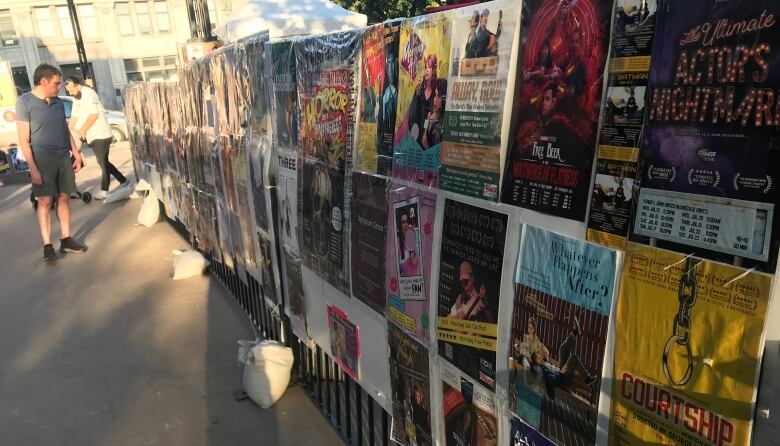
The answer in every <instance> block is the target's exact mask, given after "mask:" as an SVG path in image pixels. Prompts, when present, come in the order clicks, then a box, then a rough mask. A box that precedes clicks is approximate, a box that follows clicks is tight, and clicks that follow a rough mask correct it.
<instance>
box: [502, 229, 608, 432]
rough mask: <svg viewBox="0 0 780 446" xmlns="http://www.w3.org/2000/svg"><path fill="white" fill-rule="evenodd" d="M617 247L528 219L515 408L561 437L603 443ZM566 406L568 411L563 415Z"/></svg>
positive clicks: (514, 342) (520, 274)
mask: <svg viewBox="0 0 780 446" xmlns="http://www.w3.org/2000/svg"><path fill="white" fill-rule="evenodd" d="M616 259H617V254H616V252H615V251H612V250H610V249H608V248H604V247H601V246H598V245H594V244H591V243H587V242H583V241H579V240H575V239H571V238H568V237H565V236H562V235H558V234H555V233H552V232H549V231H545V230H543V229H539V228H535V227H533V226H527V225H526V226H524V227H523V232H522V235H521V238H520V254H519V260H518V265H517V275H516V276H515V303H514V309H513V311H512V329H511V330H512V331H511V333H512V335H511V338H510V339H511V340H510V342H511V345H510V357H509V401H510V410H511V411H512V412H513V413H515V414H516V415H517V416H519V417H520V418H522V419H523V421H524V422H525V423H526V424H527V425H528V426H530V427H531V428H533V429H534V430H536V431H537V432H538V433H540V434H541V435H543V436H544V437H546V438H549V439H550V440H552V441H553V442H556V443H560V444H581V445H594V444H596V420H597V419H598V407H599V396H600V388H601V382H600V381H601V376H602V368H603V363H604V351H605V348H606V342H607V327H608V325H609V313H610V308H611V305H612V299H613V296H614V291H615V290H614V282H615V268H616ZM562 412H566V413H568V416H566V417H563V418H562V417H559V415H558V414H560V413H562Z"/></svg>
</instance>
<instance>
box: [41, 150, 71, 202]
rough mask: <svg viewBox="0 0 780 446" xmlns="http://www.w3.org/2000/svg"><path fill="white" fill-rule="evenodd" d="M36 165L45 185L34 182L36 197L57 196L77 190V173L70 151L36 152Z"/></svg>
mask: <svg viewBox="0 0 780 446" xmlns="http://www.w3.org/2000/svg"><path fill="white" fill-rule="evenodd" d="M33 158H35V165H36V166H38V170H39V171H40V172H41V177H42V178H43V185H41V186H36V185H35V184H33V186H32V192H33V195H35V196H36V197H56V196H57V195H59V194H72V193H74V192H76V174H75V173H74V172H73V163H72V162H71V160H70V154H69V153H68V152H61V153H45V152H43V153H42V152H34V153H33Z"/></svg>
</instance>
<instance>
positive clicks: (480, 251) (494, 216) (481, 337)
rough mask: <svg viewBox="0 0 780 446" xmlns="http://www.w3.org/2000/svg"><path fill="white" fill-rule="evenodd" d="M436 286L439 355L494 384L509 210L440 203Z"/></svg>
mask: <svg viewBox="0 0 780 446" xmlns="http://www.w3.org/2000/svg"><path fill="white" fill-rule="evenodd" d="M443 207H444V212H443V216H442V233H441V255H440V263H439V287H438V301H437V303H438V304H437V309H438V318H437V331H438V347H439V355H440V356H441V357H443V358H444V359H446V360H447V361H449V362H450V363H452V364H454V365H455V366H457V367H458V368H460V369H461V370H462V371H464V372H465V373H466V374H467V375H468V376H470V377H471V378H473V379H474V380H476V381H477V382H479V383H480V384H482V385H484V386H485V387H487V388H488V389H490V390H495V388H496V341H497V335H498V324H497V321H498V319H497V318H498V302H499V297H500V294H501V279H502V275H503V268H504V247H505V244H506V232H507V223H508V215H507V214H504V213H500V212H496V211H493V210H490V209H485V208H482V207H478V206H473V205H470V204H466V203H462V202H459V201H456V200H452V199H446V200H445V202H444V206H443Z"/></svg>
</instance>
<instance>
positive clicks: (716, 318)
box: [609, 244, 772, 446]
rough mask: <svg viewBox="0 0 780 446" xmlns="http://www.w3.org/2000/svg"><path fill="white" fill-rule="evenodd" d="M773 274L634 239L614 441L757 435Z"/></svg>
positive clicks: (626, 280) (619, 344) (727, 439)
mask: <svg viewBox="0 0 780 446" xmlns="http://www.w3.org/2000/svg"><path fill="white" fill-rule="evenodd" d="M771 285H772V276H769V275H765V274H761V273H757V272H754V271H752V270H745V269H742V268H737V267H733V266H729V265H725V264H720V263H715V262H711V261H708V260H701V259H699V258H696V257H692V256H685V255H683V254H677V253H673V252H670V251H663V250H660V249H655V248H648V247H643V246H641V245H638V244H630V245H629V249H628V254H627V255H626V261H625V266H624V269H623V276H622V280H621V287H620V297H619V299H618V304H617V315H616V316H617V317H616V320H617V326H616V331H615V369H614V373H613V376H614V379H615V382H614V384H613V386H612V414H611V416H610V430H609V444H611V445H636V444H669V445H671V444H690V445H702V446H704V445H721V446H723V445H748V444H750V437H751V431H752V418H753V414H754V404H755V398H756V386H757V384H758V371H759V365H760V360H761V354H762V352H763V347H764V346H763V334H764V325H765V318H766V313H767V307H768V305H769V296H770V287H771Z"/></svg>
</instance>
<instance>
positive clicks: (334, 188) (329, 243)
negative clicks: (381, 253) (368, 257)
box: [293, 31, 360, 295]
mask: <svg viewBox="0 0 780 446" xmlns="http://www.w3.org/2000/svg"><path fill="white" fill-rule="evenodd" d="M359 42H360V33H359V32H358V31H345V32H337V33H331V34H324V35H318V36H311V37H305V38H302V39H300V40H296V41H295V43H294V45H293V48H294V50H295V57H296V75H297V80H298V104H299V106H300V109H301V113H300V125H299V126H298V131H299V137H300V143H301V160H302V165H301V166H300V170H299V186H298V194H299V197H300V198H299V199H300V200H301V211H300V212H301V221H300V224H301V260H303V263H304V265H306V266H307V267H309V268H311V269H312V270H313V271H314V272H315V273H317V275H319V276H320V277H322V278H323V279H325V280H326V281H327V282H328V283H330V284H331V285H333V286H334V287H335V288H337V289H338V290H339V291H341V292H343V293H344V294H347V295H348V294H349V270H348V265H349V254H350V253H349V240H348V239H347V237H345V230H346V228H347V227H348V226H349V220H348V218H349V211H350V210H349V204H348V203H346V199H347V197H349V196H350V189H351V181H350V178H349V176H348V175H350V173H351V171H352V148H353V144H354V135H355V129H354V126H355V122H354V121H355V120H354V113H355V102H356V99H355V98H356V91H355V90H356V66H357V49H358V46H359V45H358V44H359Z"/></svg>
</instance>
